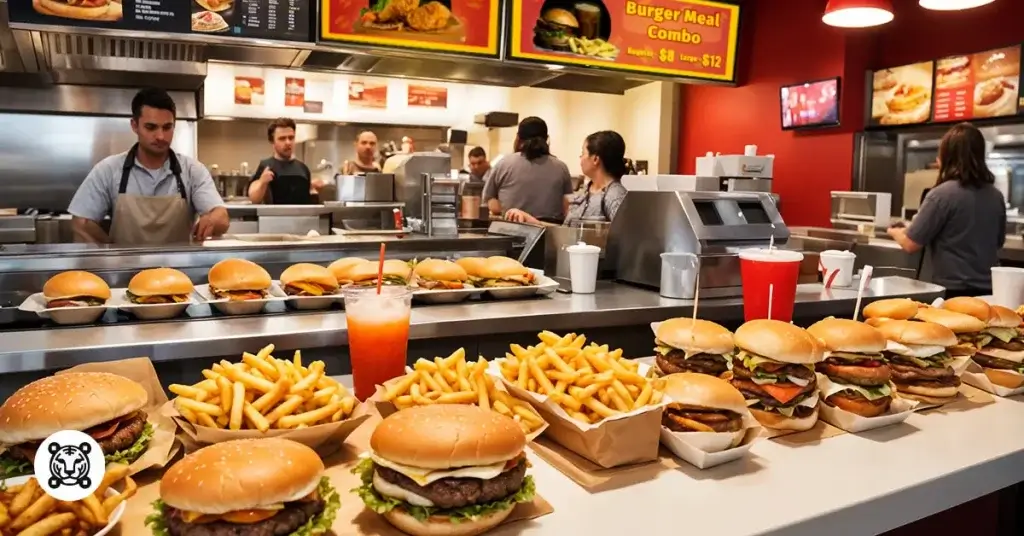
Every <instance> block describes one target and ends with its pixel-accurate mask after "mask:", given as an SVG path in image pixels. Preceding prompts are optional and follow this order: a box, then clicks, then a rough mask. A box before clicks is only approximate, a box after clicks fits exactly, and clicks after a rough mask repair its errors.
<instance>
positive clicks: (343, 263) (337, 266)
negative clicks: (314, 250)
mask: <svg viewBox="0 0 1024 536" xmlns="http://www.w3.org/2000/svg"><path fill="white" fill-rule="evenodd" d="M364 262H370V261H368V260H366V259H364V258H362V257H342V258H340V259H338V260H336V261H334V262H332V263H331V264H330V265H329V266H327V269H328V270H330V271H331V273H332V274H334V278H335V279H336V280H337V281H338V284H339V285H341V284H343V283H347V282H349V281H351V279H350V278H349V276H348V274H349V271H350V270H351V269H352V267H353V266H356V265H358V264H362V263H364Z"/></svg>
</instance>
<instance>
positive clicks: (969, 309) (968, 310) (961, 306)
mask: <svg viewBox="0 0 1024 536" xmlns="http://www.w3.org/2000/svg"><path fill="white" fill-rule="evenodd" d="M942 308H943V309H946V310H948V311H953V312H954V313H961V314H965V315H970V316H973V317H974V318H977V319H978V320H980V321H982V322H988V318H989V316H990V315H991V313H992V311H991V309H992V307H991V306H990V305H989V304H988V303H986V302H985V300H979V299H978V298H971V297H968V296H958V297H956V298H950V299H948V300H946V301H944V302H942Z"/></svg>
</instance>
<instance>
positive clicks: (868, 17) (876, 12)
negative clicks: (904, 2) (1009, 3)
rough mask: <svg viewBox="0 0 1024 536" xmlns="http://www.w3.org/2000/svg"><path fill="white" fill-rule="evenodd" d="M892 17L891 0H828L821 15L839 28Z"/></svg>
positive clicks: (879, 22) (877, 22)
mask: <svg viewBox="0 0 1024 536" xmlns="http://www.w3.org/2000/svg"><path fill="white" fill-rule="evenodd" d="M921 1H922V2H925V1H928V0H921ZM973 1H975V2H978V1H981V0H973ZM892 19H893V14H892V2H890V1H889V0H829V1H828V5H827V6H825V14H824V15H822V17H821V20H822V22H824V23H825V24H828V25H829V26H836V27H839V28H867V27H870V26H881V25H883V24H886V23H888V22H890V21H892Z"/></svg>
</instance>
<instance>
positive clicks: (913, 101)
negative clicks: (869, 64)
mask: <svg viewBox="0 0 1024 536" xmlns="http://www.w3.org/2000/svg"><path fill="white" fill-rule="evenodd" d="M934 71H935V62H934V61H923V62H920V63H913V64H910V65H903V66H900V67H892V68H889V69H881V70H878V71H875V72H874V73H872V76H871V100H870V116H869V120H868V125H870V126H898V125H920V124H924V123H927V122H928V121H929V119H931V112H932V97H933V93H934V91H933V87H934V86H933V84H934V78H935V74H934Z"/></svg>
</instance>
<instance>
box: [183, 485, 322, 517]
mask: <svg viewBox="0 0 1024 536" xmlns="http://www.w3.org/2000/svg"><path fill="white" fill-rule="evenodd" d="M317 499H319V493H317V490H313V491H312V492H310V493H309V495H306V496H305V497H303V498H301V499H299V501H300V502H302V501H314V500H317ZM281 510H284V503H277V504H269V505H267V506H264V507H263V508H260V509H258V510H237V511H234V512H226V513H223V514H203V513H200V512H190V511H188V510H181V518H182V520H183V521H185V522H186V523H196V524H200V525H201V524H204V523H213V522H214V521H220V520H224V521H227V522H229V523H237V524H249V523H259V522H260V521H263V520H266V519H270V518H272V517H274V516H275V515H277V513H278V512H279V511H281Z"/></svg>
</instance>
